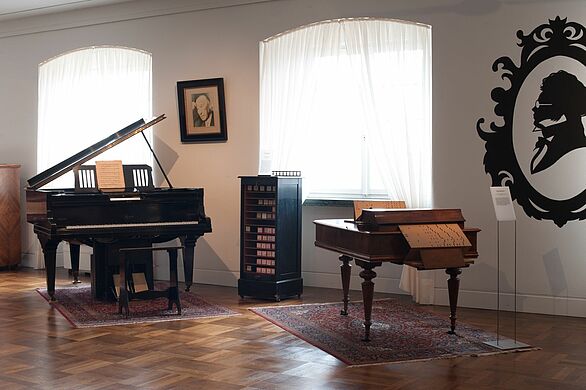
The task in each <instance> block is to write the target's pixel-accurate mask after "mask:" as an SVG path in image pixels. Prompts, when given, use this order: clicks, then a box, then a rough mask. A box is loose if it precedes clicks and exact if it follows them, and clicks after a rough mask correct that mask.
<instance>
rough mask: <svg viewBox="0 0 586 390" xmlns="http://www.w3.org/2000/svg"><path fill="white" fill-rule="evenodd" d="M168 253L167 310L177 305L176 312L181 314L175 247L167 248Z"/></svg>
mask: <svg viewBox="0 0 586 390" xmlns="http://www.w3.org/2000/svg"><path fill="white" fill-rule="evenodd" d="M167 253H168V254H169V279H170V281H169V282H170V283H169V291H168V294H169V295H168V304H167V310H171V309H173V303H175V306H176V307H177V314H179V315H181V301H180V300H179V285H178V281H177V248H173V249H167Z"/></svg>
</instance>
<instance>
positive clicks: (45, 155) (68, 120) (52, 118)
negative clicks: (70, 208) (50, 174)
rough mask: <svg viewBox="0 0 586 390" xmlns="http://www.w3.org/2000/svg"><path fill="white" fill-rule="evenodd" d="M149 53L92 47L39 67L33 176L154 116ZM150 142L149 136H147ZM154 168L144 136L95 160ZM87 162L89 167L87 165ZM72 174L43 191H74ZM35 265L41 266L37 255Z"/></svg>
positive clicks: (57, 58) (59, 57)
mask: <svg viewBox="0 0 586 390" xmlns="http://www.w3.org/2000/svg"><path fill="white" fill-rule="evenodd" d="M151 68H152V60H151V54H150V53H146V52H144V51H140V50H136V49H130V48H122V47H91V48H85V49H79V50H75V51H72V52H68V53H65V54H62V55H60V56H58V57H56V58H53V59H51V60H49V61H46V62H44V63H42V64H41V65H40V66H39V85H38V93H39V97H38V130H37V172H42V171H44V170H45V169H47V168H49V167H51V166H53V165H55V164H57V163H59V162H61V161H63V160H64V159H66V158H68V157H70V156H72V155H73V154H75V153H77V152H79V151H81V150H82V149H85V148H86V147H88V146H90V145H92V144H94V143H96V142H98V141H100V140H102V139H104V138H105V137H107V136H108V135H110V134H112V133H114V132H115V131H117V130H120V129H121V128H123V127H125V126H126V125H129V124H131V123H133V122H135V121H136V120H138V119H140V118H145V119H149V118H150V117H151V116H152V108H151V107H152V92H151V91H152V71H151ZM145 135H146V136H147V139H149V142H151V141H152V132H151V131H147V132H145ZM97 159H99V160H114V159H119V160H122V161H123V163H124V164H139V163H144V164H149V165H152V156H151V152H150V151H149V148H148V146H147V145H146V144H145V142H144V139H142V136H137V137H133V138H131V139H129V140H127V141H125V142H123V143H121V144H119V145H117V146H116V147H114V148H112V149H110V150H109V151H107V152H105V153H103V154H101V155H100V156H98V157H97ZM88 163H91V161H90V162H88ZM72 187H73V175H72V174H71V173H69V174H67V175H65V176H63V177H61V178H60V179H57V180H55V181H53V182H52V183H49V184H47V185H46V186H45V188H72ZM37 253H38V255H37V265H38V267H39V268H41V267H42V266H43V261H42V256H41V254H40V251H38V252H37Z"/></svg>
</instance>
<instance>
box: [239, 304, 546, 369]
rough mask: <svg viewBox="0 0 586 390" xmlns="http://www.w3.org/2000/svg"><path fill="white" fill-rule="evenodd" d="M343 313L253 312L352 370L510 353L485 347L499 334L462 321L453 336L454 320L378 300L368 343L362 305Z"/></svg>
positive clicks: (319, 309) (310, 308)
mask: <svg viewBox="0 0 586 390" xmlns="http://www.w3.org/2000/svg"><path fill="white" fill-rule="evenodd" d="M341 309H342V303H324V304H306V305H292V306H271V307H257V308H251V309H249V310H251V311H252V312H254V313H256V314H258V315H259V316H261V317H263V318H265V319H267V320H269V321H271V322H272V323H274V324H275V325H277V326H279V327H281V328H283V329H284V330H286V331H288V332H290V333H292V334H294V335H295V336H297V337H299V338H301V339H303V340H305V341H307V342H308V343H310V344H312V345H314V346H316V347H318V348H320V349H322V350H323V351H325V352H327V353H329V354H330V355H332V356H334V357H336V358H338V359H339V360H341V361H342V362H344V363H346V364H348V365H351V366H354V365H369V364H383V363H398V362H406V361H422V360H431V359H442V358H451V357H458V356H480V355H489V354H496V353H504V352H503V351H501V350H499V349H496V348H493V347H491V346H488V345H486V344H483V342H484V341H491V340H495V339H496V335H495V334H492V333H490V332H486V331H484V330H482V329H478V328H474V327H471V326H468V325H466V324H463V323H461V322H458V323H457V324H456V333H457V334H456V335H450V334H448V333H447V330H448V329H449V319H448V318H446V317H442V316H438V315H436V314H433V313H430V312H427V311H425V310H422V309H420V308H418V307H416V306H415V305H414V304H409V303H402V302H399V301H398V300H396V299H384V300H377V301H374V302H373V305H372V326H371V328H370V339H371V341H370V342H363V341H361V338H362V337H363V335H364V325H363V322H364V311H363V305H362V302H351V303H350V304H349V305H348V316H341V315H340V310H341ZM532 349H533V350H534V349H536V348H526V349H523V350H532ZM507 352H511V351H510V350H509V351H507Z"/></svg>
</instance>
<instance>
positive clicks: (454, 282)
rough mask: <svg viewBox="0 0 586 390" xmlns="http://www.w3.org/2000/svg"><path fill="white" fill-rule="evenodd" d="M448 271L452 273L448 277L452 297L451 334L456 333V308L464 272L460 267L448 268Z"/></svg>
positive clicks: (449, 291)
mask: <svg viewBox="0 0 586 390" xmlns="http://www.w3.org/2000/svg"><path fill="white" fill-rule="evenodd" d="M446 273H447V274H448V275H450V278H449V279H448V295H449V298H450V322H451V327H450V328H451V330H450V331H449V332H448V333H449V334H456V309H457V307H458V291H459V290H460V278H458V275H460V274H461V273H462V270H461V269H460V268H447V269H446Z"/></svg>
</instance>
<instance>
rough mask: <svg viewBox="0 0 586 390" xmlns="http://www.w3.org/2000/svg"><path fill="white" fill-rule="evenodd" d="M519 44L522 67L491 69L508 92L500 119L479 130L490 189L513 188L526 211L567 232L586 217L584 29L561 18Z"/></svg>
mask: <svg viewBox="0 0 586 390" xmlns="http://www.w3.org/2000/svg"><path fill="white" fill-rule="evenodd" d="M517 37H518V38H519V39H520V43H519V44H518V45H519V46H520V47H521V60H520V63H519V66H517V65H515V64H514V63H513V61H512V60H511V59H510V58H509V57H500V58H499V59H497V60H496V61H495V62H494V64H493V66H492V69H493V71H494V72H499V71H500V72H502V74H501V77H502V79H503V80H507V81H508V82H509V83H510V87H509V88H508V89H505V88H503V87H496V88H494V89H493V90H492V93H491V97H492V100H493V101H494V102H495V103H496V105H495V107H494V112H495V114H496V115H498V116H500V117H501V119H499V120H496V121H494V122H492V123H491V124H490V129H489V130H485V129H483V123H484V118H480V119H479V120H478V122H477V123H476V130H477V131H478V134H479V135H480V138H482V139H483V140H484V141H485V147H486V153H485V155H484V167H485V171H486V172H487V173H488V174H490V176H491V179H492V185H494V186H502V185H507V186H509V187H510V189H511V196H512V197H513V199H514V200H516V201H517V203H518V204H519V205H520V206H522V207H523V210H524V212H525V213H526V214H527V215H528V216H530V217H533V218H536V219H539V220H541V219H548V220H552V221H553V222H554V223H555V224H556V225H557V226H559V227H562V226H563V225H564V224H566V223H567V222H568V221H572V220H583V219H585V218H586V135H585V134H584V128H585V124H586V86H585V85H586V29H585V28H584V26H582V25H580V24H578V23H575V22H568V21H567V19H561V18H560V17H559V16H558V17H556V18H555V19H554V20H550V21H549V23H548V24H543V25H541V26H538V27H537V28H535V29H534V30H533V31H532V32H531V33H529V34H527V35H524V34H523V32H522V31H521V30H519V31H517Z"/></svg>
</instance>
